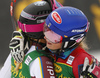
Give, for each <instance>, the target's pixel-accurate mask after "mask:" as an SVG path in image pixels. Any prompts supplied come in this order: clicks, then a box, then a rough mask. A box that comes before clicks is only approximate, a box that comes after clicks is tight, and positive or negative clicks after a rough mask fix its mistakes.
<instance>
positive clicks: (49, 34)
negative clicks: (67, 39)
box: [44, 24, 63, 44]
mask: <svg viewBox="0 0 100 78" xmlns="http://www.w3.org/2000/svg"><path fill="white" fill-rule="evenodd" d="M44 35H45V38H46V40H47V41H48V42H50V43H55V44H56V43H61V42H62V39H63V38H62V36H60V35H58V34H56V33H55V32H53V31H52V30H51V29H50V28H48V27H47V25H46V24H44Z"/></svg>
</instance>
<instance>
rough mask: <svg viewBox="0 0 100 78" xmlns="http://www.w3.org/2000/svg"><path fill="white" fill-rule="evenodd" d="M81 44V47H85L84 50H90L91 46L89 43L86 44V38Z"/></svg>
mask: <svg viewBox="0 0 100 78" xmlns="http://www.w3.org/2000/svg"><path fill="white" fill-rule="evenodd" d="M79 46H80V47H81V48H83V49H84V50H87V51H88V50H89V47H88V45H87V44H86V39H84V40H83V41H82V42H81V43H80V44H79Z"/></svg>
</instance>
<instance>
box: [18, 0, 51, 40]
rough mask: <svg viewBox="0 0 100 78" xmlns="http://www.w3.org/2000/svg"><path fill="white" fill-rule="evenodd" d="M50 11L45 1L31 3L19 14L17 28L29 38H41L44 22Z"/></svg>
mask: <svg viewBox="0 0 100 78" xmlns="http://www.w3.org/2000/svg"><path fill="white" fill-rule="evenodd" d="M51 11H52V8H51V7H50V5H49V3H48V2H46V1H37V2H34V3H31V4H30V5H28V6H27V7H25V8H24V9H23V11H22V12H21V15H20V17H19V21H18V26H19V28H20V29H21V30H22V32H24V33H26V35H28V36H29V37H32V38H35V39H39V38H43V25H44V21H45V19H46V17H47V16H48V14H49V13H50V12H51ZM41 36H42V37H41Z"/></svg>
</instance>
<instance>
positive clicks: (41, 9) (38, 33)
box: [0, 0, 60, 78]
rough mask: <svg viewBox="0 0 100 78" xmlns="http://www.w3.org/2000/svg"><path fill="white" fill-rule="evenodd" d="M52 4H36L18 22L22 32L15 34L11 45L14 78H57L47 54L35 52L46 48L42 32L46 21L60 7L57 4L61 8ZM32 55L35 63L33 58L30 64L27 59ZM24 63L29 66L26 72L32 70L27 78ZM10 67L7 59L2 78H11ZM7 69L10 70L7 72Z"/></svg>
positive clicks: (26, 9)
mask: <svg viewBox="0 0 100 78" xmlns="http://www.w3.org/2000/svg"><path fill="white" fill-rule="evenodd" d="M53 1H55V0H53ZM51 3H52V4H51ZM51 3H50V1H49V0H47V2H46V1H39V2H35V3H32V4H30V5H29V6H27V7H26V8H25V9H24V10H23V11H22V13H21V15H20V18H19V21H18V24H19V28H20V29H21V30H20V31H14V32H13V36H12V37H13V38H12V39H11V41H10V45H9V47H10V50H11V55H12V57H13V58H12V62H11V63H12V65H11V72H12V77H16V78H19V77H20V76H22V77H27V76H28V78H30V77H31V78H34V77H36V78H41V77H43V78H47V77H54V78H55V73H54V70H53V64H52V62H51V61H50V59H48V58H47V57H45V54H41V53H38V52H36V51H35V50H36V49H37V48H36V47H38V49H42V48H43V47H44V46H45V40H44V39H43V37H44V35H43V32H42V31H43V24H44V20H45V19H46V17H47V16H48V14H49V13H50V12H51V11H52V10H54V9H56V8H58V7H59V6H60V5H59V4H58V3H57V2H56V3H57V5H59V6H57V5H56V3H55V2H51ZM53 3H55V4H53ZM27 27H28V28H27ZM17 42H18V43H17ZM30 46H31V48H30ZM28 50H29V51H28ZM27 51H28V52H27ZM31 51H35V52H36V53H35V52H34V53H33V52H31ZM31 53H33V56H32V57H35V58H34V61H33V58H32V59H30V61H31V63H29V58H27V57H30V56H28V55H29V54H30V55H32V54H31ZM24 54H25V57H24ZM39 56H40V57H39ZM8 58H9V59H10V58H11V57H10V56H9V57H8ZM30 58H31V57H30ZM25 59H26V61H25ZM27 59H28V60H27ZM8 62H9V63H8ZM24 62H25V64H27V65H28V66H29V69H28V67H27V68H26V70H27V69H28V70H30V71H28V73H27V76H26V74H25V73H24V74H23V72H21V71H24V68H23V67H25V66H23V67H22V65H25V64H23V63H24ZM9 65H10V60H8V59H7V61H6V64H5V65H4V66H3V68H2V70H1V72H0V74H1V73H2V72H3V73H2V74H1V75H0V78H7V77H9V78H11V77H10V76H11V74H9V73H10V67H9ZM39 65H40V66H42V67H41V68H40V66H39ZM44 66H45V67H44ZM6 67H7V68H9V69H8V70H6ZM33 69H34V70H33ZM4 70H5V71H4ZM41 70H43V71H41ZM6 72H7V73H6ZM18 72H20V73H18ZM25 72H27V71H25ZM29 73H30V74H29Z"/></svg>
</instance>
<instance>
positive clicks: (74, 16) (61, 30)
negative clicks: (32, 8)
mask: <svg viewBox="0 0 100 78" xmlns="http://www.w3.org/2000/svg"><path fill="white" fill-rule="evenodd" d="M88 25H89V22H88V19H87V17H86V16H85V14H84V13H83V12H82V11H81V10H79V9H77V8H74V7H69V6H68V7H60V8H58V9H56V10H54V11H53V12H51V13H50V14H49V16H48V17H47V18H46V24H45V26H44V34H45V37H46V38H47V39H48V40H49V41H51V42H53V43H58V42H62V43H63V45H62V49H63V50H65V49H70V48H73V47H75V46H76V45H78V44H79V43H80V42H81V41H82V40H83V39H84V37H85V36H86V33H87V31H88V29H89V26H88Z"/></svg>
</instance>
